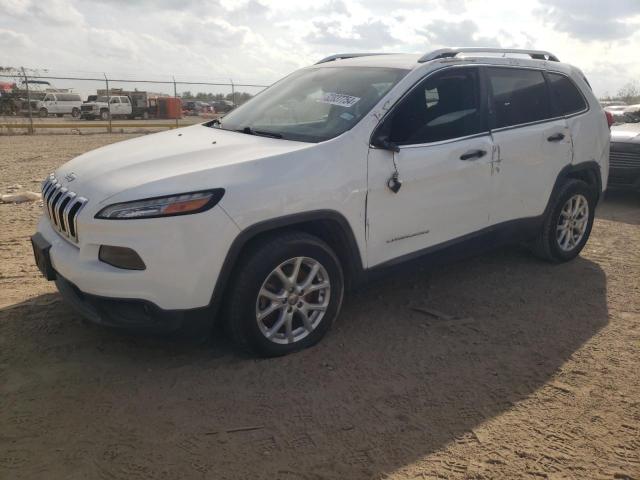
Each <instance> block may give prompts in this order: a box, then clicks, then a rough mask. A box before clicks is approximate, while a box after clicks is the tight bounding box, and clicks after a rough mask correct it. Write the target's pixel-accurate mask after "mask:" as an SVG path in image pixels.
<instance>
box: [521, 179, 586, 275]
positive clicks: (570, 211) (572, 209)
mask: <svg viewBox="0 0 640 480" xmlns="http://www.w3.org/2000/svg"><path fill="white" fill-rule="evenodd" d="M570 202H573V203H570ZM585 206H586V209H587V211H586V212H585V211H584V207H585ZM595 207H596V192H595V190H594V188H593V187H590V186H589V185H588V184H587V183H585V182H583V181H582V180H575V179H570V180H568V181H567V182H566V183H565V184H564V185H562V187H561V188H560V191H559V192H558V193H557V194H556V195H555V197H554V199H553V203H552V205H551V206H550V208H549V213H548V214H547V216H546V218H545V219H544V224H543V227H542V230H541V232H540V233H539V235H538V237H537V238H536V239H535V241H534V242H533V244H532V250H533V252H534V254H535V255H536V256H537V257H539V258H541V259H543V260H547V261H549V262H553V263H562V262H568V261H569V260H572V259H574V258H575V257H577V256H578V255H579V254H580V252H581V251H582V249H583V248H584V246H585V244H586V243H587V240H588V239H589V235H590V233H591V227H592V226H593V218H594V214H595ZM572 222H573V223H572ZM583 224H584V226H583Z"/></svg>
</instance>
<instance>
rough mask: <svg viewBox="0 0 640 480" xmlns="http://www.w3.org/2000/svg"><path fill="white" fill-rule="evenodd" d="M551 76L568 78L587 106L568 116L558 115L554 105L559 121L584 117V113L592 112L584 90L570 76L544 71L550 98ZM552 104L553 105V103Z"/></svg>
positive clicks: (554, 111) (554, 71) (553, 71)
mask: <svg viewBox="0 0 640 480" xmlns="http://www.w3.org/2000/svg"><path fill="white" fill-rule="evenodd" d="M549 74H554V75H560V76H562V77H564V78H566V79H567V80H569V82H571V85H573V87H574V88H575V89H576V90H577V91H578V93H579V94H580V96H581V97H582V101H583V102H584V104H585V108H583V109H582V110H578V111H577V112H573V113H570V114H568V115H564V114H562V113H558V110H557V108H555V106H554V105H552V109H553V113H554V114H557V115H558V116H557V117H555V118H556V119H558V118H572V117H575V116H576V115H582V114H583V113H587V112H588V111H589V110H591V105H589V101H588V100H587V98H586V97H585V96H584V92H583V91H582V89H581V88H580V87H578V85H576V82H574V81H573V79H572V78H571V77H570V76H569V75H567V74H566V73H564V72H558V71H556V70H545V71H544V78H545V81H546V82H547V89H548V90H549V96H551V80H549ZM586 80H587V79H586V78H585V81H586ZM587 85H589V82H587ZM589 88H591V85H589ZM552 104H553V102H552Z"/></svg>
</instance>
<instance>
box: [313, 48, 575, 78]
mask: <svg viewBox="0 0 640 480" xmlns="http://www.w3.org/2000/svg"><path fill="white" fill-rule="evenodd" d="M507 55H509V56H508V57H507ZM479 60H482V62H483V63H485V62H487V63H492V64H498V65H499V64H505V63H508V64H510V65H514V64H515V65H521V66H530V67H540V65H541V63H542V62H544V63H545V64H546V66H547V67H548V68H551V69H554V70H559V71H565V72H567V70H568V69H569V68H570V66H569V65H567V64H563V63H561V62H560V61H559V60H558V58H557V57H556V56H555V55H553V54H552V53H549V52H546V51H542V50H518V49H497V48H450V49H446V48H445V49H441V50H435V51H433V52H430V53H427V54H424V55H421V54H412V53H391V54H387V53H346V54H336V55H331V56H330V57H326V58H324V59H322V60H320V61H319V62H318V63H316V64H315V65H313V67H316V68H318V67H319V68H323V67H324V68H331V67H336V66H341V67H343V66H344V67H386V68H402V69H407V70H413V69H416V68H418V67H420V66H421V65H423V64H424V63H429V62H431V61H439V62H446V63H456V62H460V63H462V62H469V61H479Z"/></svg>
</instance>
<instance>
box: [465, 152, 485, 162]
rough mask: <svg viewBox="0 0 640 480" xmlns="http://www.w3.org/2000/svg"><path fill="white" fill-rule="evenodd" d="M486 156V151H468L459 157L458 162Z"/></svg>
mask: <svg viewBox="0 0 640 480" xmlns="http://www.w3.org/2000/svg"><path fill="white" fill-rule="evenodd" d="M486 154H487V152H486V150H469V151H468V152H467V153H463V154H462V155H460V160H474V159H476V158H482V157H484V156H485V155H486Z"/></svg>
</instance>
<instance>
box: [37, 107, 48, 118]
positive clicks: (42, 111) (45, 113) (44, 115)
mask: <svg viewBox="0 0 640 480" xmlns="http://www.w3.org/2000/svg"><path fill="white" fill-rule="evenodd" d="M38 115H39V116H40V118H47V117H48V116H49V111H48V110H47V109H46V108H44V107H43V108H41V109H40V111H39V112H38Z"/></svg>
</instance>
